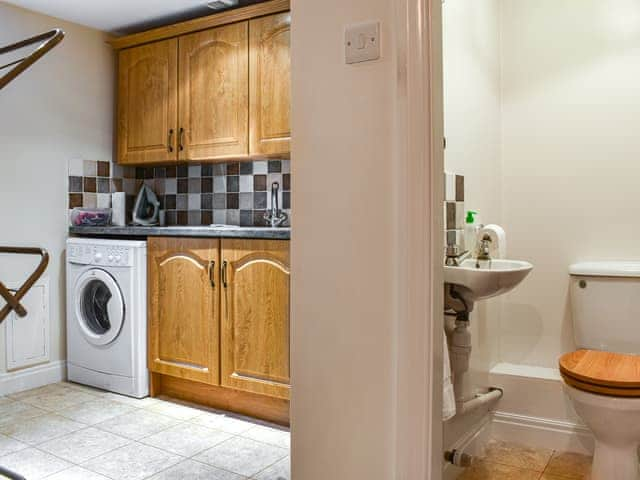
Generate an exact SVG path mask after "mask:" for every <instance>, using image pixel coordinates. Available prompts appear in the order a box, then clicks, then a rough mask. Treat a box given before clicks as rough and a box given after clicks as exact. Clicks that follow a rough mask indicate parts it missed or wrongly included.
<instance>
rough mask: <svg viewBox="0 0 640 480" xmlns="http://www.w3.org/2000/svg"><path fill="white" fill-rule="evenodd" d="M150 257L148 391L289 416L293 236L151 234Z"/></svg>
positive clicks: (280, 418)
mask: <svg viewBox="0 0 640 480" xmlns="http://www.w3.org/2000/svg"><path fill="white" fill-rule="evenodd" d="M147 257H148V280H147V283H148V299H149V301H148V316H149V321H148V324H149V329H148V331H149V333H148V335H149V370H150V371H151V372H152V394H153V395H157V394H159V393H168V394H171V395H172V396H179V397H181V398H184V399H186V400H191V401H199V402H202V400H203V398H204V399H206V400H205V401H206V403H207V404H209V405H211V406H213V407H216V408H227V409H232V410H233V409H236V408H235V407H236V405H239V406H240V408H242V410H240V411H239V413H245V414H251V415H256V416H262V417H263V418H267V419H270V420H272V421H278V422H281V423H286V421H287V420H288V400H289V392H290V385H289V384H290V373H289V372H290V364H289V344H290V338H289V296H290V264H289V242H288V241H286V240H245V239H223V240H221V241H220V240H217V239H206V238H204V239H195V238H169V237H150V238H149V240H148V246H147ZM163 378H164V380H163ZM175 379H180V382H182V383H176V380H175ZM163 384H164V388H163ZM242 395H244V397H243V396H242ZM232 397H233V401H232V403H231V404H230V403H229V402H230V400H229V399H230V398H232ZM263 399H266V401H263ZM237 411H238V410H237Z"/></svg>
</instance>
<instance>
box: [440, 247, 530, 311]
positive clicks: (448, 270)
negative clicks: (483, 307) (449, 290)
mask: <svg viewBox="0 0 640 480" xmlns="http://www.w3.org/2000/svg"><path fill="white" fill-rule="evenodd" d="M532 269H533V265H531V264H530V263H529V262H523V261H519V260H491V261H490V262H482V266H481V268H477V266H476V260H475V259H471V258H470V259H467V260H465V261H463V262H462V263H461V264H460V265H459V266H457V267H450V266H445V267H444V281H445V283H448V284H450V285H455V291H456V293H457V294H459V295H461V296H462V298H463V299H464V300H465V301H466V302H469V303H470V304H473V302H475V301H477V300H485V299H487V298H491V297H495V296H498V295H502V294H504V293H507V292H508V291H510V290H512V289H514V288H515V287H516V286H517V285H518V284H519V283H520V282H522V280H524V279H525V277H526V276H527V275H529V272H531V270H532ZM469 306H471V305H469Z"/></svg>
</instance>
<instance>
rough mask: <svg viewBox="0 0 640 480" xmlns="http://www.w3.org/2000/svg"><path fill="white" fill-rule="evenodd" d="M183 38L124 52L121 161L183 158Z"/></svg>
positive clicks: (120, 93) (120, 76)
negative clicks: (180, 82) (180, 68)
mask: <svg viewBox="0 0 640 480" xmlns="http://www.w3.org/2000/svg"><path fill="white" fill-rule="evenodd" d="M177 121H178V41H177V40H176V39H171V40H165V41H162V42H156V43H150V44H149V45H143V46H140V47H134V48H129V49H127V50H123V51H121V52H120V53H119V68H118V128H117V130H118V132H117V134H118V163H121V164H142V163H161V162H168V161H176V160H177V158H178V157H177V140H176V138H177V133H178V132H177V131H176V130H177Z"/></svg>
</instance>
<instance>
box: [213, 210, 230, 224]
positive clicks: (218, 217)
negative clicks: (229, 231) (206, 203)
mask: <svg viewBox="0 0 640 480" xmlns="http://www.w3.org/2000/svg"><path fill="white" fill-rule="evenodd" d="M226 221H227V211H226V210H214V211H213V223H215V224H218V225H221V224H223V223H225V222H226Z"/></svg>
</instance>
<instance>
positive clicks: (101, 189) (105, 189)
mask: <svg viewBox="0 0 640 480" xmlns="http://www.w3.org/2000/svg"><path fill="white" fill-rule="evenodd" d="M96 182H97V189H96V191H97V192H98V193H110V192H111V181H110V180H109V179H108V178H98V179H96Z"/></svg>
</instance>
